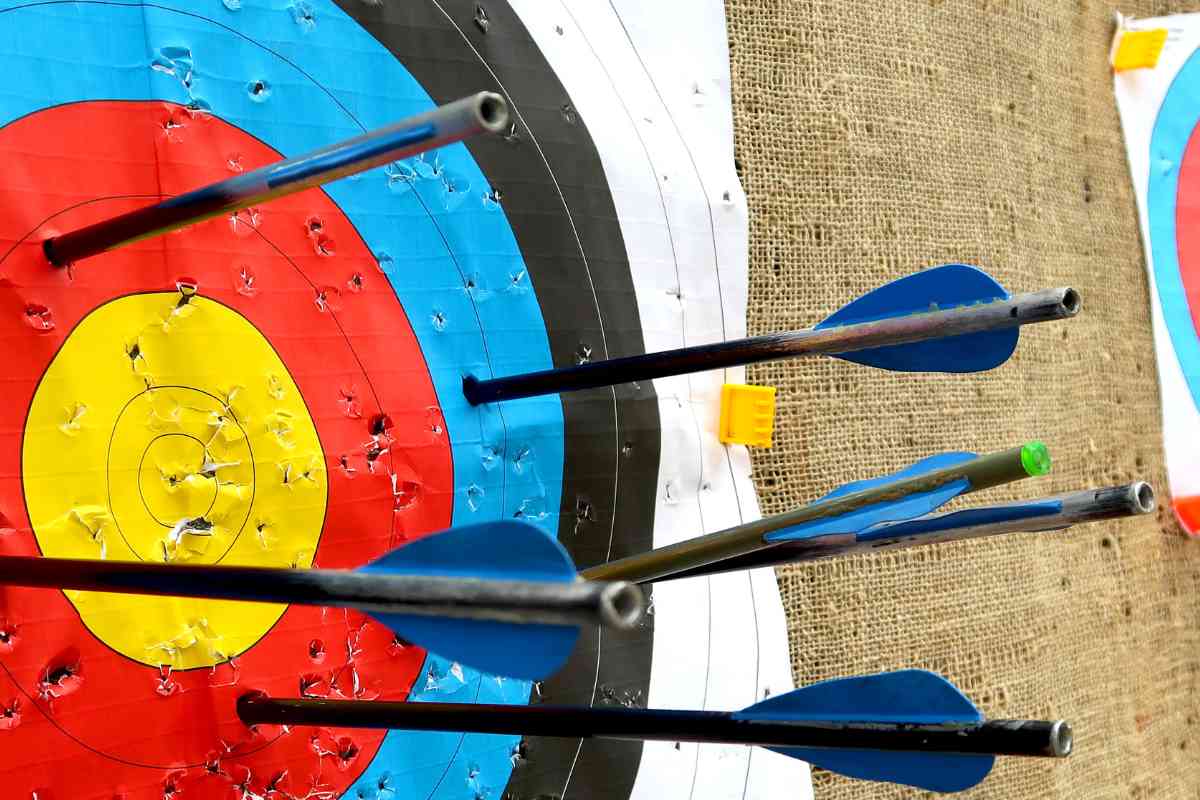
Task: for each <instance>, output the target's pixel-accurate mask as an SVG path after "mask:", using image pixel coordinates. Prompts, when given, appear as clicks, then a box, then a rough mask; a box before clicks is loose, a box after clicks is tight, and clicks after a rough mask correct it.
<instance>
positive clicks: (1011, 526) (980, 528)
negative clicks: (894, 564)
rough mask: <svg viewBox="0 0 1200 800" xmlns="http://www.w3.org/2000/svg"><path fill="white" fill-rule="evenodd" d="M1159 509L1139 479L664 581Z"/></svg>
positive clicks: (902, 525)
mask: <svg viewBox="0 0 1200 800" xmlns="http://www.w3.org/2000/svg"><path fill="white" fill-rule="evenodd" d="M1155 507H1156V501H1155V497H1154V489H1153V488H1152V487H1151V486H1150V484H1148V483H1145V482H1144V481H1135V482H1134V483H1127V484H1123V485H1121V486H1107V487H1104V488H1100V489H1084V490H1082V491H1078V492H1070V493H1068V494H1061V495H1056V496H1054V497H1047V498H1044V499H1041V500H1033V501H1026V502H1020V503H1005V504H1002V505H995V506H984V507H982V508H971V509H966V510H964V511H951V512H949V513H945V514H934V515H931V516H927V517H920V518H918V519H914V520H908V521H904V522H889V523H885V524H882V525H875V526H872V527H871V528H868V529H867V530H865V531H860V532H858V533H826V534H821V535H818V536H812V537H805V538H798V539H795V540H792V541H786V542H779V543H776V544H773V545H771V546H770V547H767V548H764V549H762V550H757V551H755V552H753V553H747V554H746V555H743V556H738V557H736V558H730V559H726V560H724V561H720V562H717V563H714V564H709V565H707V566H704V567H697V568H695V569H690V570H685V571H683V572H677V573H674V574H672V575H668V576H666V577H665V578H663V580H675V579H677V578H692V577H696V576H698V575H714V574H717V573H721V572H734V571H737V570H744V569H754V568H757V567H773V566H779V565H781V564H798V563H801V562H805V561H817V560H819V559H824V558H837V557H840V556H846V555H854V554H861V553H872V552H875V551H877V550H901V549H906V548H909V547H921V546H925V545H931V544H938V543H940V542H957V541H964V540H967V539H977V538H981V537H985V536H997V535H1001V534H1006V533H1021V532H1037V531H1057V530H1063V529H1064V528H1069V527H1071V526H1072V525H1076V524H1078V523H1083V522H1096V521H1099V520H1105V519H1116V518H1119V517H1130V516H1136V515H1139V514H1149V513H1151V512H1152V511H1154V509H1155Z"/></svg>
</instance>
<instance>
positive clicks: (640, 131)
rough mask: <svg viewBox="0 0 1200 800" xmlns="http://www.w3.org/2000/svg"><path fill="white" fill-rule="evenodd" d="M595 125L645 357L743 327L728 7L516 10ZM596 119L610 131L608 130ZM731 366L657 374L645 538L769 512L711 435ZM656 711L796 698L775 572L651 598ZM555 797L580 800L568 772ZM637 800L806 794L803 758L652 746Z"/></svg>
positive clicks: (519, 3)
mask: <svg viewBox="0 0 1200 800" xmlns="http://www.w3.org/2000/svg"><path fill="white" fill-rule="evenodd" d="M510 2H511V5H512V7H513V8H514V9H515V10H516V12H517V14H518V15H519V16H520V17H521V19H522V21H523V22H524V24H525V26H526V28H527V29H528V30H529V32H530V34H531V36H532V37H533V39H534V41H535V42H536V44H537V45H538V47H539V48H540V49H541V51H542V53H543V54H544V55H545V57H546V60H547V61H548V62H549V63H550V65H551V67H552V68H553V69H554V71H555V73H556V74H557V76H558V77H559V79H560V80H561V81H562V83H563V86H564V87H565V89H566V91H567V94H568V95H569V96H570V97H571V101H572V103H573V104H574V105H575V108H576V111H578V113H579V114H580V116H581V117H582V118H583V119H584V120H585V121H587V122H588V130H589V132H590V133H591V135H592V138H593V140H594V142H595V145H596V148H597V151H598V152H599V154H600V159H601V162H602V165H603V168H604V172H605V175H606V178H607V180H608V184H609V188H610V190H611V192H612V196H613V201H614V204H615V206H616V211H617V217H618V220H619V223H620V226H621V233H622V236H623V237H624V240H625V248H626V251H627V254H628V258H629V264H630V270H631V272H632V275H633V282H634V287H635V292H636V295H637V303H638V311H639V313H640V316H641V323H642V330H643V336H644V339H645V346H646V350H647V351H654V350H664V349H670V348H676V347H684V346H687V347H691V346H695V345H700V344H707V343H710V342H717V341H721V340H722V339H733V338H738V337H742V336H745V335H746V301H747V285H748V280H749V272H748V261H747V259H748V235H749V232H748V212H747V206H746V198H745V194H744V192H743V190H742V187H741V184H740V183H739V181H738V178H737V174H736V171H735V169H734V164H733V115H732V103H731V96H730V72H729V49H728V40H727V34H726V27H725V12H724V6H723V5H722V3H721V0H692V2H689V3H687V6H686V10H684V9H681V8H680V6H679V5H678V4H673V3H642V2H637V0H611V2H603V1H602V0H552V1H551V2H545V0H510ZM600 121H603V122H600ZM744 380H745V375H744V370H742V369H731V370H724V371H716V372H708V373H701V374H697V375H691V376H680V377H675V378H666V379H660V380H656V381H655V390H656V392H657V394H658V399H659V413H660V418H661V422H662V450H661V458H660V464H659V476H658V478H659V482H658V492H657V500H656V504H655V515H654V545H655V546H656V547H660V546H663V545H666V544H671V543H674V542H678V541H681V540H683V539H688V538H691V537H693V536H697V535H700V534H703V533H711V532H714V531H718V530H721V529H724V528H728V527H731V526H733V525H738V524H741V523H743V522H748V521H751V520H754V519H757V518H759V517H760V516H761V512H760V510H759V507H758V499H757V496H756V494H755V491H754V485H753V482H752V481H751V479H750V458H749V454H748V453H747V451H746V448H744V447H741V446H736V447H731V446H726V445H723V444H721V443H720V441H719V440H718V438H717V425H718V419H719V415H720V394H721V386H722V384H723V383H726V382H729V383H742V382H744ZM653 613H654V643H653V662H652V668H651V674H650V689H649V695H648V697H647V698H646V703H647V705H648V706H651V707H656V708H679V709H708V710H734V709H739V708H743V707H745V706H747V705H750V704H752V703H755V702H757V701H759V700H762V699H764V698H765V697H768V696H773V695H777V694H779V693H781V692H787V691H789V690H791V689H792V688H794V684H793V682H792V673H791V663H790V656H789V650H788V640H787V625H786V620H785V617H784V613H783V605H782V602H781V600H780V595H779V587H778V584H777V583H776V580H775V574H774V571H773V570H771V569H758V570H753V571H750V572H741V573H733V574H729V575H719V576H712V577H702V578H692V579H686V580H680V581H671V582H667V583H663V584H660V585H657V586H656V587H655V589H654V601H653ZM562 795H563V797H564V798H565V797H568V796H572V795H573V796H575V797H585V796H587V795H588V790H587V787H585V786H573V785H572V784H571V781H570V780H568V783H567V785H566V786H565V787H564V789H563V792H562ZM632 797H634V798H646V799H647V800H650V799H652V800H708V799H709V798H762V799H763V800H767V799H768V798H778V797H791V798H799V800H805V799H806V798H811V797H812V782H811V777H810V774H809V768H808V765H807V764H805V763H803V762H801V761H797V760H795V759H791V758H788V757H786V756H782V755H779V754H777V753H773V752H770V751H767V750H762V749H758V748H747V747H730V746H720V745H695V744H686V743H685V744H680V745H678V746H677V745H676V744H675V743H671V742H649V743H647V744H646V746H645V748H644V750H643V754H642V760H641V763H640V765H639V768H638V773H637V777H636V781H635V785H634V789H633V793H632Z"/></svg>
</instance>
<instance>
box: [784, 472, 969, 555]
mask: <svg viewBox="0 0 1200 800" xmlns="http://www.w3.org/2000/svg"><path fill="white" fill-rule="evenodd" d="M973 458H976V455H975V454H974V453H939V454H938V455H935V456H929V457H928V458H923V459H921V460H920V461H918V462H917V463H915V464H913V465H912V466H910V467H906V468H905V469H902V470H900V471H899V472H895V473H892V474H891V475H884V476H883V477H880V478H871V479H869V480H862V481H854V482H853V483H847V484H845V485H843V486H839V487H838V488H837V489H834V490H833V491H832V492H830V493H829V494H827V495H825V496H824V497H822V498H821V499H820V500H817V501H816V502H818V503H820V502H823V501H826V500H832V499H834V498H837V497H841V496H843V495H847V494H850V493H852V492H857V491H861V490H863V489H870V488H873V487H876V486H881V485H883V484H886V483H893V482H895V481H899V480H904V479H905V478H915V477H917V476H919V475H922V474H924V473H926V472H932V471H933V470H937V469H942V468H944V467H952V466H954V465H955V464H961V463H963V462H964V461H970V460H971V459H973ZM969 488H970V484H969V482H968V481H967V479H966V478H962V479H960V480H957V481H951V482H950V483H947V484H944V485H943V486H939V487H938V488H936V489H934V490H932V491H929V492H921V493H919V494H910V495H907V496H905V497H902V498H900V499H898V500H890V501H888V502H885V503H876V504H874V505H870V506H865V507H864V508H860V509H859V510H857V511H852V512H850V513H848V514H841V515H838V516H836V517H827V518H823V519H815V520H812V521H811V522H804V523H801V524H800V525H796V526H793V527H790V528H783V529H780V530H777V531H772V532H770V533H768V534H767V535H766V536H764V537H763V539H764V540H765V541H767V542H772V543H777V542H790V541H797V540H799V539H807V538H809V537H811V536H823V535H825V534H828V533H857V532H858V531H862V530H865V529H867V528H870V527H871V526H873V525H879V524H882V523H885V522H896V521H899V520H910V519H913V518H914V517H920V516H924V515H925V514H928V513H930V512H932V511H933V510H935V509H937V508H938V507H940V506H943V505H945V504H946V503H948V502H950V501H951V500H953V499H954V498H955V497H958V496H959V495H960V494H962V493H963V492H965V491H966V490H967V489H969Z"/></svg>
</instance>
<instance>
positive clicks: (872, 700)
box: [734, 669, 995, 792]
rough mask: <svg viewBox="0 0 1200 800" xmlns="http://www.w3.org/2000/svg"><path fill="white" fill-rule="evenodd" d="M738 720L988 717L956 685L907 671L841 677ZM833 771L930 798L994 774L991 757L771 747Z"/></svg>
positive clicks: (955, 720) (947, 720) (769, 702)
mask: <svg viewBox="0 0 1200 800" xmlns="http://www.w3.org/2000/svg"><path fill="white" fill-rule="evenodd" d="M734 717H735V718H736V719H746V720H751V719H759V720H777V721H787V720H791V721H812V722H823V721H829V722H834V723H836V722H864V721H871V722H887V723H896V722H907V723H917V724H946V723H960V724H961V723H972V722H982V721H983V715H982V714H981V713H980V712H979V709H977V708H976V707H975V705H974V704H973V703H972V702H971V701H970V700H969V699H967V697H966V696H965V695H963V693H962V692H960V691H959V690H958V689H957V688H955V686H954V684H952V683H950V682H949V681H947V680H946V679H945V678H943V677H942V676H940V675H937V674H935V673H933V672H926V671H925V670H917V669H911V670H902V671H900V672H885V673H882V674H879V675H866V676H862V677H856V678H839V679H836V680H831V681H823V682H821V683H815V684H813V685H811V686H806V687H804V688H802V689H796V690H795V691H792V692H788V693H787V694H781V695H778V696H776V697H772V698H770V699H767V700H764V701H762V702H761V703H755V704H754V705H752V706H750V707H749V708H745V709H743V710H741V711H739V712H737V713H736V714H734ZM771 749H773V750H776V752H779V753H783V754H784V755H788V756H792V757H793V758H799V759H802V760H804V761H807V762H809V763H810V764H814V765H816V766H819V767H822V768H823V769H827V770H830V771H832V772H838V773H841V774H842V775H848V776H850V777H852V778H861V779H863V780H869V781H888V782H891V783H903V784H907V785H909V786H916V787H918V788H921V789H926V790H928V791H932V792H958V791H962V790H963V789H968V788H970V787H972V786H974V785H976V784H977V783H979V782H980V781H982V780H983V779H984V778H985V777H987V774H988V772H990V771H991V769H992V764H993V762H994V760H995V759H994V758H993V757H992V756H990V755H962V754H955V753H917V752H884V751H880V750H854V751H850V750H837V749H824V748H806V747H787V748H771Z"/></svg>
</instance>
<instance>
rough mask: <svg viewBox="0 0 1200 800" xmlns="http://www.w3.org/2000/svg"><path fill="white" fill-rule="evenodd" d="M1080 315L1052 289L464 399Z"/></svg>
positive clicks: (488, 389) (632, 359) (589, 368)
mask: <svg viewBox="0 0 1200 800" xmlns="http://www.w3.org/2000/svg"><path fill="white" fill-rule="evenodd" d="M1078 309H1079V296H1078V294H1077V293H1076V292H1075V290H1074V289H1070V288H1060V289H1047V290H1044V291H1040V292H1032V293H1030V294H1021V295H1014V296H1013V297H1011V298H1009V299H1007V300H996V301H994V302H991V303H982V304H979V305H973V306H964V307H960V308H952V309H947V310H944V311H929V312H925V313H920V314H909V315H906V316H902V317H890V318H887V319H881V320H875V321H871V322H860V323H855V324H851V325H841V326H836V327H830V328H817V329H810V330H803V331H791V332H789V333H777V334H771V335H769V336H756V337H752V338H749V339H735V340H733V341H728V342H717V343H715V344H708V345H700V346H697V347H684V348H681V349H679V350H668V351H663V352H659V353H647V354H645V355H639V356H628V357H626V358H613V359H608V360H606V361H594V362H591V363H587V364H580V365H578V366H573V367H563V368H561V369H549V370H543V371H540V372H530V373H526V374H523V375H511V376H508V377H503V378H492V379H488V380H479V379H477V378H475V377H473V376H468V377H466V378H465V379H463V394H464V395H466V398H467V401H468V402H470V403H471V404H472V405H479V404H480V403H493V402H496V401H499V400H514V399H517V398H520V397H532V396H535V395H543V394H553V393H555V392H574V391H579V390H582V389H593V388H596V387H598V386H612V385H613V384H617V383H629V382H631V381H643V380H650V379H652V378H663V377H667V376H669V375H683V374H687V373H691V372H702V371H705V370H713V369H722V368H725V367H734V366H740V365H743V364H754V363H758V362H760V361H774V360H777V359H781V358H794V357H798V356H813V355H837V354H841V353H852V352H855V351H858V350H870V349H873V348H877V347H885V346H890V345H901V344H911V343H913V342H921V341H926V340H928V339H941V338H947V337H951V336H963V335H966V334H971V333H981V332H984V331H996V330H1004V329H1007V328H1015V327H1018V326H1021V325H1028V324H1031V323H1035V322H1049V321H1052V320H1058V319H1064V318H1066V317H1070V316H1073V315H1074V314H1075V313H1076V312H1077V311H1078ZM932 369H935V370H936V369H937V366H936V365H933V366H932Z"/></svg>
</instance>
